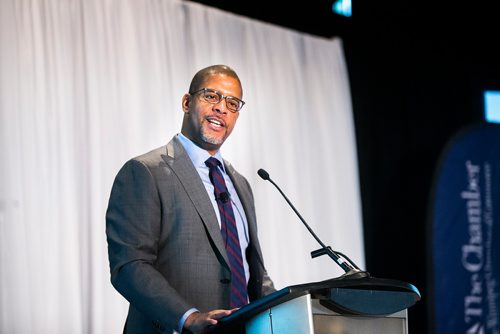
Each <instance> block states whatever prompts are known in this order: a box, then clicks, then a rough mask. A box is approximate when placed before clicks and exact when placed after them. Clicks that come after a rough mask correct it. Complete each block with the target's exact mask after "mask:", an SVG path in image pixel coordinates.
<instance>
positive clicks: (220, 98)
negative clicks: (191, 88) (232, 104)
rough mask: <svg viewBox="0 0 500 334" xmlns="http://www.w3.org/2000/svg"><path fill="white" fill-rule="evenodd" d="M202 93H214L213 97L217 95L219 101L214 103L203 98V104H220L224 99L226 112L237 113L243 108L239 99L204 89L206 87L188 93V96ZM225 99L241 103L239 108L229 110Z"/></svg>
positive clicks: (210, 89) (242, 102) (242, 103)
mask: <svg viewBox="0 0 500 334" xmlns="http://www.w3.org/2000/svg"><path fill="white" fill-rule="evenodd" d="M202 91H203V92H204V93H206V92H207V91H208V92H210V93H214V94H215V95H217V96H218V97H219V101H217V102H215V103H214V102H210V101H207V100H206V99H205V98H203V100H204V101H205V102H207V103H210V104H217V103H220V102H221V101H222V99H224V100H225V101H226V108H227V110H229V111H230V112H232V113H237V112H239V111H240V110H241V109H242V108H243V106H244V105H245V101H243V100H241V99H239V98H237V97H234V96H231V95H224V94H222V93H221V92H219V91H217V90H215V89H212V88H206V87H205V88H201V89H199V90H197V91H196V92H192V93H191V92H190V93H189V94H190V95H195V94H198V93H199V92H202ZM227 98H230V99H234V100H236V101H238V102H239V103H241V107H240V108H239V109H238V110H233V109H231V108H229V107H228V105H227Z"/></svg>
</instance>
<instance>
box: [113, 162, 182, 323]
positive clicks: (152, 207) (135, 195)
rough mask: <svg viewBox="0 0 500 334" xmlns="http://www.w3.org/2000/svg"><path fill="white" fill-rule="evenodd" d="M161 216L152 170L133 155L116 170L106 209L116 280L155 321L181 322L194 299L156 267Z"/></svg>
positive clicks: (142, 311)
mask: <svg viewBox="0 0 500 334" xmlns="http://www.w3.org/2000/svg"><path fill="white" fill-rule="evenodd" d="M161 219H162V218H161V203H160V197H159V193H158V189H157V186H156V182H155V180H154V178H153V176H152V175H151V173H150V171H149V169H148V168H147V167H146V166H145V165H144V164H143V163H141V162H139V161H135V160H130V161H129V162H127V163H126V164H125V165H124V166H123V167H122V169H121V170H120V171H119V173H118V175H117V176H116V179H115V182H114V184H113V188H112V191H111V196H110V199H109V205H108V210H107V212H106V235H107V241H108V256H109V264H110V271H111V282H112V284H113V286H114V287H115V288H116V290H117V291H118V292H120V293H121V294H122V295H123V296H124V297H125V298H126V299H127V300H128V301H129V302H130V304H131V306H132V307H134V308H136V309H138V310H139V311H140V312H141V313H142V314H143V315H144V316H145V317H147V318H149V319H150V320H151V322H152V323H153V324H155V326H157V327H166V328H176V327H177V325H178V321H179V319H180V318H181V317H182V315H183V314H184V313H185V312H186V311H187V310H188V309H190V308H191V307H192V305H189V304H188V303H187V302H186V301H185V300H184V299H183V298H181V297H180V296H179V294H178V293H177V292H176V291H175V289H173V288H172V287H171V286H170V285H169V283H168V281H167V280H166V279H165V277H164V276H163V275H162V274H161V273H160V272H159V271H158V270H157V269H156V268H155V261H156V259H157V254H158V242H159V236H160V230H161V223H162V222H161Z"/></svg>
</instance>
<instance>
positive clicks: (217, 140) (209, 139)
mask: <svg viewBox="0 0 500 334" xmlns="http://www.w3.org/2000/svg"><path fill="white" fill-rule="evenodd" d="M207 132H208V131H206V130H205V129H203V128H202V129H201V133H200V138H201V140H203V141H204V142H205V143H208V144H212V145H222V144H223V143H224V141H225V140H226V134H224V136H222V137H221V136H217V135H210V134H208V133H207Z"/></svg>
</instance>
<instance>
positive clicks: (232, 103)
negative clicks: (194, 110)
mask: <svg viewBox="0 0 500 334" xmlns="http://www.w3.org/2000/svg"><path fill="white" fill-rule="evenodd" d="M199 92H203V93H202V94H201V97H203V99H204V100H205V101H207V102H208V103H211V104H217V103H219V102H220V101H221V100H222V99H225V100H226V107H227V109H229V111H231V112H238V111H240V110H241V108H243V105H244V104H245V102H243V101H242V100H240V99H238V98H237V97H234V96H227V95H222V94H221V93H219V92H218V91H216V90H213V89H210V88H202V89H200V90H197V91H196V92H193V93H189V94H191V95H194V94H198V93H199Z"/></svg>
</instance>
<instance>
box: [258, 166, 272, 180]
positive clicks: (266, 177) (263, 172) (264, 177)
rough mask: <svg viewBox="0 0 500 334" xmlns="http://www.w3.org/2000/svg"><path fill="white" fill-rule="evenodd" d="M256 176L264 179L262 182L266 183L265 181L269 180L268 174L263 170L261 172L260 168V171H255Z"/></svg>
mask: <svg viewBox="0 0 500 334" xmlns="http://www.w3.org/2000/svg"><path fill="white" fill-rule="evenodd" d="M257 174H259V176H260V177H261V178H262V179H264V180H266V181H267V180H269V173H268V172H266V171H265V170H263V169H262V168H261V169H259V170H258V171H257Z"/></svg>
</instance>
